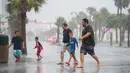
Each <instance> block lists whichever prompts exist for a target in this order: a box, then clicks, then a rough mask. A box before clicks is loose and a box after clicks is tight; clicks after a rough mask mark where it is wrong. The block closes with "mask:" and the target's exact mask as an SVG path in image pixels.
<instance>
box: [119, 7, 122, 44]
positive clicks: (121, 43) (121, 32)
mask: <svg viewBox="0 0 130 73" xmlns="http://www.w3.org/2000/svg"><path fill="white" fill-rule="evenodd" d="M121 16H122V8H120V18H121ZM119 46H122V26H121V22H120V45H119Z"/></svg>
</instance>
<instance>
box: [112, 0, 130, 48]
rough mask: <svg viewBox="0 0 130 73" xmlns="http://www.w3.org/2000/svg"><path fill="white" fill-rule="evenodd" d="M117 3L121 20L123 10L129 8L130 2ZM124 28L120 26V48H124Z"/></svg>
mask: <svg viewBox="0 0 130 73" xmlns="http://www.w3.org/2000/svg"><path fill="white" fill-rule="evenodd" d="M114 1H115V6H116V7H117V15H120V18H121V16H122V9H123V8H124V9H125V8H127V7H128V6H129V3H130V0H114ZM121 29H122V26H121V24H120V46H122V41H123V40H122V39H123V38H122V36H123V35H121V34H122V30H121Z"/></svg>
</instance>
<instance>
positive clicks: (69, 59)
mask: <svg viewBox="0 0 130 73" xmlns="http://www.w3.org/2000/svg"><path fill="white" fill-rule="evenodd" d="M71 59H72V54H70V58H69V61H68V63H70V61H71Z"/></svg>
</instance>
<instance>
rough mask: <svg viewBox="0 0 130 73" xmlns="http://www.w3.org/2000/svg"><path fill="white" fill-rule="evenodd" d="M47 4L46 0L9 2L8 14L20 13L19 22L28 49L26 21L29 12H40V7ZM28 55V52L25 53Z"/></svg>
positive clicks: (13, 0)
mask: <svg viewBox="0 0 130 73" xmlns="http://www.w3.org/2000/svg"><path fill="white" fill-rule="evenodd" d="M44 3H45V0H8V12H9V13H13V11H17V12H18V22H19V24H18V25H20V29H21V36H22V38H23V40H24V41H25V48H26V22H27V21H26V19H27V16H26V15H27V12H29V11H30V10H32V9H34V10H35V12H38V11H39V7H41V6H42V4H44ZM23 54H27V50H25V51H24V52H23Z"/></svg>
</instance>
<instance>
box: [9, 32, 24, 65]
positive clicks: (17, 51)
mask: <svg viewBox="0 0 130 73" xmlns="http://www.w3.org/2000/svg"><path fill="white" fill-rule="evenodd" d="M12 45H13V55H14V57H15V58H16V61H15V62H16V63H19V62H20V55H21V54H22V52H21V50H22V48H24V41H23V39H22V38H21V36H20V32H19V31H15V36H14V37H13V38H12V41H11V44H10V45H9V48H10V47H11V46H12Z"/></svg>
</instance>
